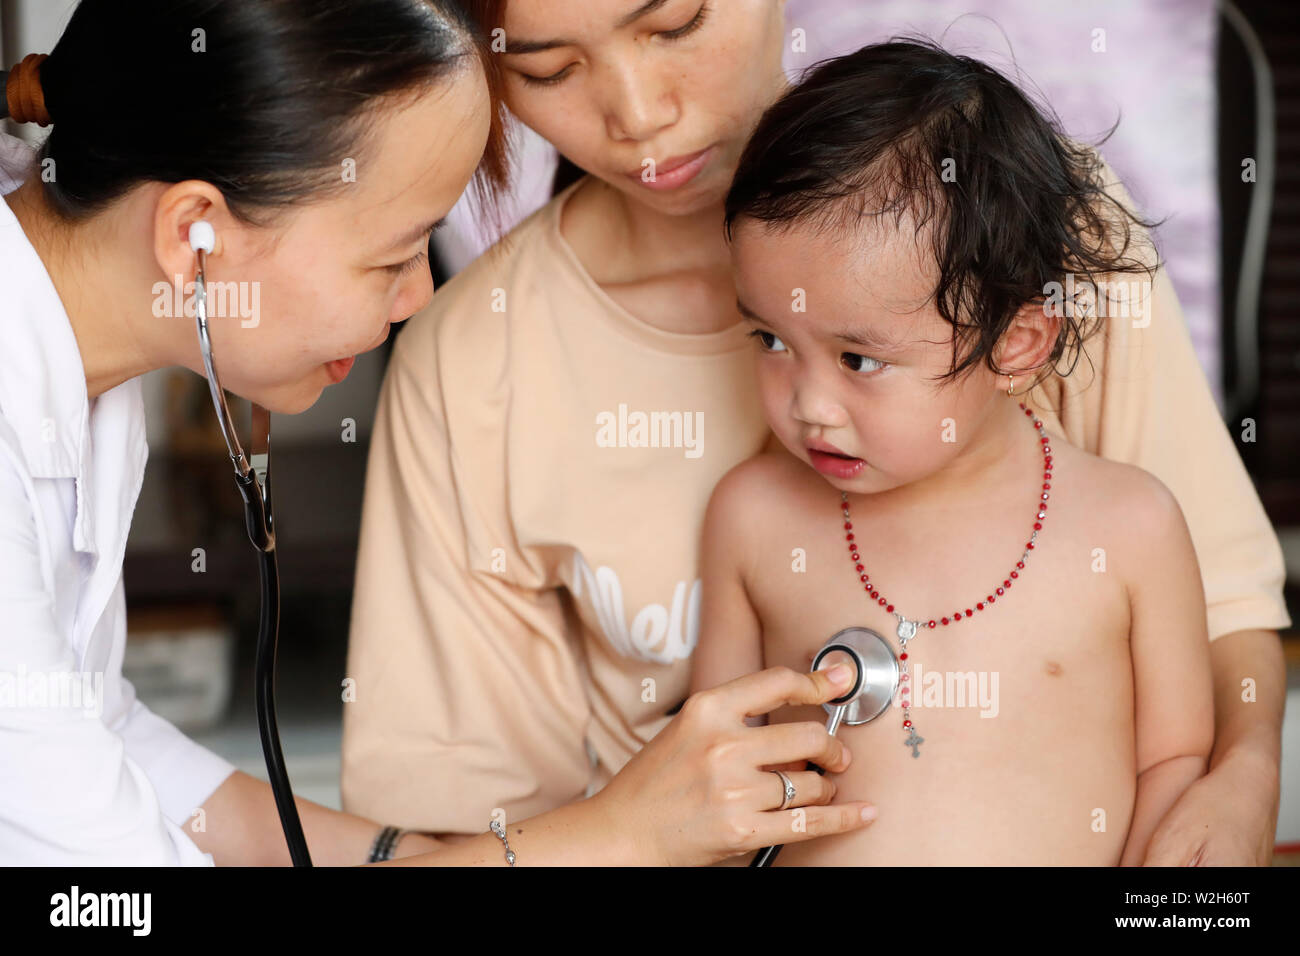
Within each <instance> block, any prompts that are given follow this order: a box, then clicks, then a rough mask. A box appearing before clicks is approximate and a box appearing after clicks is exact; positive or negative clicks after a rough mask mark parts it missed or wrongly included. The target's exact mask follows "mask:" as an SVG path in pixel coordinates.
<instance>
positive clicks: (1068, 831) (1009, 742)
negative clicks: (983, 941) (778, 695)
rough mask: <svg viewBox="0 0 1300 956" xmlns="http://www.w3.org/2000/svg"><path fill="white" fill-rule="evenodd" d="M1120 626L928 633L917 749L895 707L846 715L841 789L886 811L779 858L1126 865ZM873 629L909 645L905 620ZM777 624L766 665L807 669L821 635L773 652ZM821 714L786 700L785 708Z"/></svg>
mask: <svg viewBox="0 0 1300 956" xmlns="http://www.w3.org/2000/svg"><path fill="white" fill-rule="evenodd" d="M1058 610H1059V608H1058ZM1107 618H1110V620H1109V621H1108V620H1107ZM1118 623H1119V622H1116V621H1115V620H1114V618H1113V617H1112V616H1111V615H1106V614H1102V615H1099V616H1098V617H1094V619H1093V627H1094V630H1092V631H1090V632H1089V633H1086V634H1085V633H1082V630H1081V629H1079V628H1078V627H1077V625H1076V626H1075V627H1073V628H1071V627H1069V626H1068V625H1060V624H1056V625H1045V626H1044V627H1043V628H1042V629H1041V630H1040V631H1039V632H1037V633H1033V634H1031V633H1021V634H1016V633H1008V630H1010V631H1015V630H1018V628H1017V627H1011V628H1010V629H1008V626H1007V620H1006V618H1005V617H1004V619H1003V620H1002V621H1001V622H999V621H998V620H997V619H996V618H993V617H989V618H987V619H981V620H972V621H970V622H969V623H967V622H962V623H961V624H959V625H957V626H955V627H949V628H945V629H943V630H942V631H940V630H939V629H936V630H934V631H925V632H923V633H921V634H919V635H918V636H917V638H916V639H915V640H914V641H913V642H912V644H911V646H910V653H909V660H908V663H909V665H910V668H911V681H910V682H909V684H910V686H911V687H912V690H911V693H910V694H909V697H911V698H913V699H914V703H913V705H912V708H911V710H912V715H913V721H914V723H915V725H916V731H917V734H918V735H919V736H921V737H922V738H924V743H922V744H921V745H920V747H919V751H920V756H918V757H915V758H913V756H912V748H911V747H910V746H907V745H905V744H904V741H905V740H906V739H907V733H906V731H904V730H903V728H902V722H903V719H904V714H903V710H902V708H901V707H900V706H899V705H898V704H897V703H895V704H892V705H891V706H890V707H889V709H888V710H886V711H885V712H884V713H883V714H881V715H880V716H879V717H877V718H876V719H875V720H873V721H871V722H870V723H867V724H863V725H859V726H857V727H849V726H841V728H840V730H839V736H840V737H841V738H842V739H843V740H844V742H845V743H846V744H848V745H849V747H850V748H851V749H852V752H853V763H852V764H851V765H850V766H849V768H848V770H847V771H846V772H845V773H843V774H838V775H834V777H833V779H835V781H836V785H837V786H838V788H839V790H838V794H837V800H845V799H847V800H868V801H870V802H872V803H873V804H875V805H876V806H877V807H878V808H879V816H878V817H877V819H876V821H875V822H874V823H873V824H871V826H869V827H867V828H866V829H864V830H861V831H859V832H856V833H851V834H848V835H845V836H837V837H830V838H827V839H822V840H816V841H812V842H810V843H803V844H798V845H795V844H792V845H789V846H787V847H786V848H785V849H784V850H783V851H782V853H781V855H780V857H779V858H778V865H786V866H792V865H885V866H909V865H916V866H926V865H944V864H951V865H978V866H985V865H1022V864H1024V865H1055V864H1069V865H1114V864H1117V863H1118V862H1119V858H1120V854H1121V851H1122V850H1123V846H1124V841H1125V837H1126V836H1127V832H1128V826H1129V821H1130V818H1131V816H1132V811H1133V802H1134V797H1135V793H1136V780H1135V754H1134V733H1133V687H1132V666H1131V660H1130V657H1129V651H1128V641H1127V625H1126V622H1125V623H1124V626H1122V627H1118V628H1117V627H1115V626H1112V625H1116V624H1118ZM869 626H874V627H875V628H876V629H877V630H879V631H881V633H882V634H883V635H884V636H885V637H886V638H887V639H888V640H889V641H890V644H891V645H892V646H893V647H894V649H895V650H896V651H897V649H898V645H897V639H896V637H895V635H894V631H893V630H887V629H886V627H887V625H886V624H884V623H882V622H879V621H875V620H873V621H872V622H871V624H870V625H869ZM835 629H836V628H834V627H832V628H831V631H833V630H835ZM771 636H772V637H775V638H776V640H768V641H766V642H765V643H766V644H767V649H768V655H769V656H768V658H767V661H768V663H769V664H771V663H785V664H788V665H789V666H791V667H795V668H796V669H798V668H805V669H806V665H807V654H808V652H809V651H815V650H816V647H817V646H819V644H817V643H814V644H812V645H810V646H809V647H808V648H806V649H803V650H802V651H801V652H798V653H793V654H792V653H790V652H786V653H785V654H783V655H781V657H780V658H778V659H774V658H773V656H771V655H772V653H773V651H776V650H778V648H780V647H782V646H784V647H792V645H793V644H794V642H793V641H782V640H780V636H779V635H771ZM826 636H827V637H829V636H830V633H829V632H828V633H827V635H826ZM904 686H908V685H904ZM825 717H826V714H825V712H824V711H822V710H821V709H820V708H798V709H794V708H790V709H787V710H786V711H784V712H782V713H781V714H780V715H779V716H778V715H774V716H773V720H774V721H779V720H817V721H822V722H824V721H825Z"/></svg>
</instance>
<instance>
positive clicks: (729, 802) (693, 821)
mask: <svg viewBox="0 0 1300 956" xmlns="http://www.w3.org/2000/svg"><path fill="white" fill-rule="evenodd" d="M837 670H842V671H844V672H845V673H844V674H843V675H841V676H842V680H841V682H840V683H839V684H838V685H837V684H834V683H832V679H831V677H830V675H831V674H833V673H834V672H835V671H837ZM851 680H852V677H851V674H850V673H848V668H845V667H840V668H832V669H830V670H824V671H816V672H813V673H810V674H801V673H799V672H797V671H794V670H791V669H790V668H788V667H772V668H768V669H767V670H764V671H760V672H758V673H755V674H749V675H746V676H745V677H741V678H738V679H736V680H733V681H731V682H730V683H728V684H722V685H720V686H718V687H714V688H712V689H710V690H706V691H702V692H700V693H698V694H695V695H693V696H691V697H690V698H688V699H687V701H686V703H685V704H683V705H682V709H681V712H680V713H679V714H678V715H677V716H676V717H674V718H673V720H672V722H671V723H669V724H668V725H667V726H666V727H664V729H663V730H661V731H660V732H659V733H658V734H657V735H656V736H655V738H654V739H653V740H651V741H650V743H648V744H647V745H646V746H645V747H644V748H642V750H641V751H640V753H638V754H637V755H636V756H635V757H633V758H632V759H631V760H630V761H629V762H628V763H627V764H626V765H625V766H624V767H623V769H622V770H621V771H620V772H619V773H618V774H617V775H616V776H615V777H614V778H613V779H612V780H610V782H609V783H608V784H606V785H605V787H604V789H602V790H601V791H600V792H599V793H597V794H595V795H594V796H592V797H591V798H589V799H590V801H591V802H593V803H596V804H599V805H601V806H602V807H603V808H604V810H605V812H606V813H607V814H608V815H609V819H610V832H611V834H612V835H614V838H615V839H616V840H617V841H619V842H621V843H623V844H624V845H625V846H626V847H627V850H628V852H627V853H626V857H627V858H630V859H636V860H640V861H643V862H644V864H646V865H651V866H701V865H708V864H712V863H717V862H719V861H721V860H725V859H727V858H728V857H733V856H736V855H737V854H740V853H746V852H749V851H753V850H758V849H761V848H762V847H766V846H773V845H775V844H783V843H798V842H801V841H803V840H811V839H816V838H817V837H822V836H828V835H830V834H834V833H845V832H848V831H851V830H857V829H859V828H861V827H864V826H866V825H867V824H868V823H869V822H870V820H871V819H874V817H875V808H874V807H872V806H871V804H869V803H863V802H857V801H855V802H851V803H840V804H832V803H831V801H832V800H834V798H835V785H834V783H832V782H831V781H830V780H829V779H827V778H826V777H823V776H821V775H820V774H817V773H814V772H811V771H803V770H800V771H797V772H789V773H787V774H786V775H787V776H788V777H789V778H790V781H791V782H792V783H793V784H794V786H795V789H796V791H797V795H796V797H795V799H794V800H793V801H792V802H791V803H790V805H789V806H788V807H787V808H786V809H784V810H778V809H777V807H779V806H780V805H781V801H782V799H783V797H784V793H783V788H782V784H781V778H780V777H778V776H777V775H776V774H775V773H772V772H771V770H768V769H764V768H770V767H784V766H785V765H787V764H792V765H798V766H800V767H802V766H803V765H804V763H805V762H806V761H809V760H811V761H813V762H814V763H816V764H818V765H819V766H821V767H824V768H826V769H827V770H828V771H831V772H834V773H840V772H842V771H843V770H844V769H845V768H846V767H847V766H848V765H849V760H850V755H849V750H848V748H847V747H845V746H844V744H843V743H842V742H841V741H840V740H839V739H838V738H835V737H832V736H831V735H830V734H828V733H827V732H826V728H825V727H824V726H823V725H822V724H820V723H816V722H811V721H808V722H802V723H784V724H776V725H773V726H766V727H752V726H749V725H747V724H746V722H745V718H746V717H751V716H756V715H759V714H766V713H769V712H770V711H773V710H776V709H777V708H779V707H783V706H787V705H800V704H822V703H825V702H826V701H828V700H831V699H833V698H835V697H839V696H840V695H842V694H843V693H844V692H845V690H846V689H847V687H848V686H849V684H850V682H851ZM864 811H867V814H868V818H865V819H864V817H863V812H864ZM629 841H631V842H630V844H629ZM620 855H623V854H620Z"/></svg>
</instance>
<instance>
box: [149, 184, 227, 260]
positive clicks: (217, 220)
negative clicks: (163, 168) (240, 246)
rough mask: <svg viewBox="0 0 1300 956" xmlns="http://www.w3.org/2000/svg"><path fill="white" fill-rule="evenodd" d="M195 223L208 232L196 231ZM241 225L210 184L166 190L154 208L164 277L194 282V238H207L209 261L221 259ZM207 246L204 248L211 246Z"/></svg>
mask: <svg viewBox="0 0 1300 956" xmlns="http://www.w3.org/2000/svg"><path fill="white" fill-rule="evenodd" d="M195 223H207V224H208V228H206V229H205V228H204V227H199V229H197V230H195V229H194V224H195ZM238 228H239V224H238V223H237V221H236V220H235V217H234V215H233V214H232V213H231V211H230V208H229V207H228V206H227V205H226V200H225V197H224V196H222V195H221V191H220V190H218V189H217V188H216V187H215V186H213V185H212V184H211V183H205V182H199V181H194V180H191V181H188V182H183V183H175V184H172V185H169V186H167V187H166V188H165V189H164V190H163V191H162V193H161V194H160V195H159V196H158V200H157V203H156V205H155V206H154V258H155V259H156V260H157V261H158V265H159V267H160V268H161V269H162V270H163V274H164V275H166V276H168V277H171V276H176V275H180V276H184V277H185V278H186V279H193V278H194V273H195V271H196V270H195V252H194V248H193V246H192V245H191V237H192V236H194V235H203V234H204V233H207V234H208V238H209V241H210V245H211V249H210V250H209V251H208V256H209V257H218V256H221V255H222V254H223V253H225V252H226V251H227V249H228V245H229V240H230V238H231V237H232V235H233V233H234V232H235V231H237V230H238ZM208 244H209V243H208V242H205V243H204V248H205V249H206V248H207V246H208Z"/></svg>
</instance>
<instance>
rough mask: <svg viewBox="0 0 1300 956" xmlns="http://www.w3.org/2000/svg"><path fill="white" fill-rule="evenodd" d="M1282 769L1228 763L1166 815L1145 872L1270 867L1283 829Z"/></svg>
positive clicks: (1150, 849) (1265, 763)
mask: <svg viewBox="0 0 1300 956" xmlns="http://www.w3.org/2000/svg"><path fill="white" fill-rule="evenodd" d="M1277 788H1278V776H1277V767H1276V765H1273V764H1270V763H1269V762H1268V761H1267V760H1263V761H1252V760H1250V759H1247V758H1246V757H1244V756H1243V757H1239V758H1232V757H1228V758H1225V759H1223V760H1221V761H1219V763H1218V764H1216V765H1215V766H1214V767H1213V768H1212V769H1211V770H1210V772H1209V773H1208V774H1206V775H1205V776H1204V777H1201V778H1200V779H1199V780H1197V781H1196V782H1195V783H1193V784H1192V785H1191V786H1190V787H1188V788H1187V790H1186V791H1185V792H1184V793H1183V795H1182V796H1181V797H1179V798H1178V801H1177V802H1176V803H1175V804H1174V805H1173V807H1171V808H1170V810H1169V812H1168V813H1166V814H1165V815H1164V817H1163V818H1162V819H1161V821H1160V823H1159V825H1158V826H1157V827H1156V829H1155V832H1154V833H1153V834H1152V835H1151V842H1150V843H1149V844H1148V845H1147V854H1146V858H1145V859H1144V860H1143V861H1142V865H1143V866H1268V865H1269V864H1270V863H1272V860H1273V836H1274V831H1275V830H1276V828H1277Z"/></svg>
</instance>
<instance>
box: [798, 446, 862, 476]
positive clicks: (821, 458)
mask: <svg viewBox="0 0 1300 956" xmlns="http://www.w3.org/2000/svg"><path fill="white" fill-rule="evenodd" d="M808 457H809V459H810V460H811V461H812V466H813V467H814V468H816V469H817V470H818V471H819V472H821V473H822V474H823V475H829V476H830V477H832V478H852V477H853V476H854V475H856V474H857V473H858V472H860V471H861V470H862V469H863V468H865V467H866V464H867V463H866V462H865V461H863V460H862V459H861V458H853V457H851V456H849V455H838V454H835V453H833V452H826V451H819V450H818V449H816V448H809V449H808Z"/></svg>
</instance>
